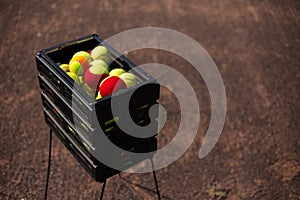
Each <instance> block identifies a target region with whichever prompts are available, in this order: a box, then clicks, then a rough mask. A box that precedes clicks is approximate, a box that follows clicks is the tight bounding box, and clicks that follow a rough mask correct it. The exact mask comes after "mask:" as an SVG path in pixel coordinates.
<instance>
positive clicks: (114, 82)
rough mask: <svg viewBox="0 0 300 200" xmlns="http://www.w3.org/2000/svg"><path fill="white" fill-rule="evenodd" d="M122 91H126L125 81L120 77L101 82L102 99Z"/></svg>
mask: <svg viewBox="0 0 300 200" xmlns="http://www.w3.org/2000/svg"><path fill="white" fill-rule="evenodd" d="M120 89H126V84H125V83H124V81H123V80H122V79H120V78H119V77H118V76H109V77H107V78H105V79H104V80H103V81H102V82H101V84H100V87H99V92H100V95H101V96H102V97H105V96H107V95H110V94H112V93H114V92H116V91H118V90H120Z"/></svg>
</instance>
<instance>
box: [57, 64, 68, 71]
mask: <svg viewBox="0 0 300 200" xmlns="http://www.w3.org/2000/svg"><path fill="white" fill-rule="evenodd" d="M59 67H60V68H61V69H62V70H64V71H65V72H68V71H69V65H68V64H61V65H59Z"/></svg>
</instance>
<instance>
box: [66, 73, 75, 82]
mask: <svg viewBox="0 0 300 200" xmlns="http://www.w3.org/2000/svg"><path fill="white" fill-rule="evenodd" d="M67 74H68V75H69V76H70V77H71V78H72V79H73V80H74V81H75V80H76V77H77V75H76V74H75V73H73V72H67Z"/></svg>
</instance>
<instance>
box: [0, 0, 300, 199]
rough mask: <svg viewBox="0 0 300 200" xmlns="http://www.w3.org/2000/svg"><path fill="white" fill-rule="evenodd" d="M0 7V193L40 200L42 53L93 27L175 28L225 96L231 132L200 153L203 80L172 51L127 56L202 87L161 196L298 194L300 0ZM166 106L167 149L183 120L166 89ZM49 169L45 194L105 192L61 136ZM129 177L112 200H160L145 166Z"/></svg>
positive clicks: (111, 185)
mask: <svg viewBox="0 0 300 200" xmlns="http://www.w3.org/2000/svg"><path fill="white" fill-rule="evenodd" d="M51 2H52V3H51ZM0 11H1V12H0V26H1V27H0V33H1V39H0V44H1V45H0V55H1V65H0V66H1V72H2V73H1V77H2V82H1V83H0V94H1V104H0V133H1V140H0V199H42V198H43V192H44V184H45V178H46V168H47V148H48V131H49V129H48V127H47V125H46V124H45V123H44V118H43V113H42V105H41V98H40V95H39V86H38V80H37V70H36V66H35V60H34V56H35V53H36V52H37V51H38V50H41V49H44V48H46V47H50V46H53V45H56V44H58V43H60V42H64V41H68V40H70V39H75V38H78V37H80V36H83V35H86V34H89V33H93V32H96V33H98V34H99V35H100V36H101V37H103V38H107V37H109V36H112V35H114V34H116V33H118V32H121V31H124V30H127V29H131V28H136V27H143V26H158V27H166V28H171V29H174V30H177V31H180V32H182V33H184V34H187V35H188V36H190V37H192V38H193V39H195V40H196V41H198V42H199V43H200V44H202V45H203V46H204V47H205V49H206V50H207V51H208V52H209V54H210V55H211V56H212V57H213V59H214V60H215V62H216V64H217V65H218V67H219V70H220V72H221V74H222V77H223V79H224V83H225V87H226V92H227V103H228V105H227V108H228V111H227V117H226V124H225V127H224V131H223V133H222V135H221V137H220V140H219V141H218V143H217V145H216V146H215V148H214V149H213V151H212V152H211V153H210V154H209V155H208V156H207V157H205V158H204V159H199V158H198V156H197V155H198V150H199V148H200V146H201V139H202V138H203V135H204V133H205V131H206V130H207V127H208V123H209V117H210V99H209V95H208V92H207V88H206V86H205V83H204V82H203V80H202V79H201V77H200V76H198V75H194V73H189V72H188V71H187V70H184V71H183V70H182V69H184V67H183V66H182V65H181V63H184V62H183V61H182V62H181V61H178V58H177V57H176V56H174V55H169V54H167V53H165V52H160V51H152V50H151V51H150V50H144V51H136V52H133V53H132V54H130V59H131V60H132V61H134V62H136V63H138V64H142V63H146V62H158V63H163V64H168V65H170V66H172V67H174V68H176V69H178V70H181V71H183V72H184V75H185V76H186V77H187V78H188V79H189V80H190V81H191V83H192V85H193V86H194V88H196V89H197V90H198V91H199V92H198V94H197V95H198V98H199V102H200V106H201V109H202V113H201V123H200V128H199V131H198V132H199V133H198V136H197V138H196V139H195V141H194V143H193V145H192V146H191V147H190V148H189V149H188V151H187V152H186V153H185V154H184V156H183V157H181V158H180V159H179V160H177V161H176V162H175V163H173V164H171V165H170V166H168V167H166V168H164V169H162V170H159V171H157V176H158V180H159V185H160V188H161V193H162V196H163V199H221V197H222V198H223V199H226V198H227V199H283V200H286V199H300V150H299V149H300V131H299V130H300V121H299V117H300V114H299V113H300V106H299V105H300V104H299V101H300V98H299V95H300V89H299V88H300V57H299V55H300V17H299V16H300V15H299V14H300V4H299V2H298V1H292V0H287V1H279V0H274V1H273V0H272V1H271V0H269V1H267V0H264V1H261V0H255V1H245V0H233V1H228V0H225V1H196V0H195V1H190V0H189V1H171V0H165V1H155V2H154V1H153V2H152V1H151V3H150V1H146V0H142V1H135V0H134V1H117V0H116V1H95V0H90V1H71V0H66V1H63V3H62V1H60V2H56V3H54V1H41V0H33V1H1V2H0ZM162 102H164V103H165V104H166V106H167V107H168V108H169V110H168V112H169V113H173V114H170V115H169V120H170V121H169V122H171V123H172V126H170V124H169V125H168V126H166V127H165V129H164V130H163V131H162V132H161V133H160V137H159V138H160V139H159V145H160V146H163V145H164V144H165V143H167V142H168V141H170V140H171V138H172V136H173V135H172V134H173V133H174V131H176V123H178V115H177V114H176V112H175V111H176V105H177V101H176V100H174V99H173V97H172V95H171V94H170V93H169V92H168V91H166V90H163V91H162ZM52 164H53V165H52V171H51V176H50V185H49V199H98V198H99V193H100V192H99V190H100V188H101V186H100V184H98V183H96V182H94V181H93V180H92V179H91V178H90V177H89V175H88V174H87V173H86V172H85V171H84V169H83V168H82V167H81V166H80V165H79V164H78V163H77V162H76V160H75V159H74V158H73V157H72V156H71V155H70V153H69V152H68V151H67V150H66V149H65V148H64V146H63V145H62V144H61V143H60V142H59V141H58V139H57V138H55V139H54V141H53V162H52ZM122 175H123V177H124V178H125V179H127V180H129V181H131V182H133V183H135V184H136V185H134V184H130V183H128V182H126V181H124V180H120V179H119V178H118V177H117V176H116V177H113V178H111V179H109V181H108V183H107V188H106V191H105V196H104V198H105V199H153V198H155V196H154V193H153V189H154V184H153V181H152V176H151V174H150V173H148V174H142V175H136V174H126V173H124V174H122ZM142 187H147V188H148V189H143V188H142ZM222 192H223V193H222ZM214 195H215V197H214ZM218 195H219V196H218Z"/></svg>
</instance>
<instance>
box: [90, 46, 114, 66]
mask: <svg viewBox="0 0 300 200" xmlns="http://www.w3.org/2000/svg"><path fill="white" fill-rule="evenodd" d="M91 56H92V58H93V59H94V60H103V61H104V62H106V63H109V61H110V59H111V53H110V51H109V50H108V49H107V48H106V47H105V46H97V47H95V48H94V49H93V50H92V52H91Z"/></svg>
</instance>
